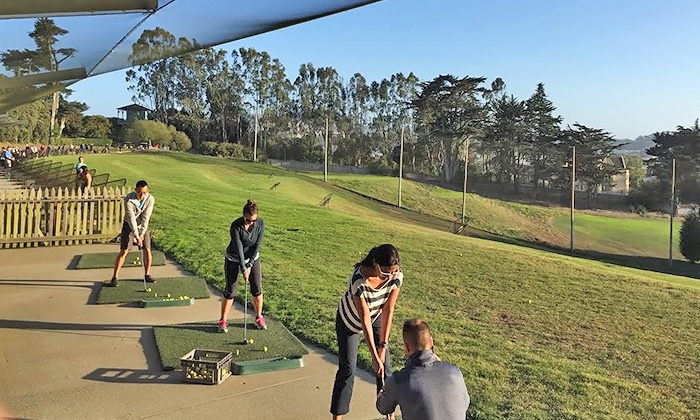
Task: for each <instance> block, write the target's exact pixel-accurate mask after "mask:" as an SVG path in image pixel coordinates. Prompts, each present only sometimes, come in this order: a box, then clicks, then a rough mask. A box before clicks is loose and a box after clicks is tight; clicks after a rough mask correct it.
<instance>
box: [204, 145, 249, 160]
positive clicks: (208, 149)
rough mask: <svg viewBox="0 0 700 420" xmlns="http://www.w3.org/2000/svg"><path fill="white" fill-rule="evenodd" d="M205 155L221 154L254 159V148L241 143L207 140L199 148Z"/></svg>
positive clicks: (242, 158) (241, 158)
mask: <svg viewBox="0 0 700 420" xmlns="http://www.w3.org/2000/svg"><path fill="white" fill-rule="evenodd" d="M199 151H200V153H201V154H203V155H207V156H219V157H225V158H230V159H236V160H253V150H252V149H251V148H250V147H246V146H243V145H242V144H239V143H217V142H214V141H205V142H204V143H202V145H201V146H200V148H199Z"/></svg>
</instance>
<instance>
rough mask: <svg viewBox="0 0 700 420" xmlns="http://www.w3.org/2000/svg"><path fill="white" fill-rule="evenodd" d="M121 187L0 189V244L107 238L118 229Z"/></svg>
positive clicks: (71, 242) (121, 215)
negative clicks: (84, 189) (85, 189)
mask: <svg viewBox="0 0 700 420" xmlns="http://www.w3.org/2000/svg"><path fill="white" fill-rule="evenodd" d="M125 195H126V190H125V188H124V187H97V188H91V189H90V190H87V191H85V192H82V191H80V190H69V189H68V188H51V189H48V188H44V189H41V188H40V189H23V190H0V248H23V247H34V246H52V245H53V246H55V245H77V244H87V243H94V242H102V243H105V242H109V241H111V240H113V239H115V238H116V237H117V236H118V235H119V233H120V232H121V227H122V222H123V220H124V196H125Z"/></svg>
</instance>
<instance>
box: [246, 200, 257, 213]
mask: <svg viewBox="0 0 700 420" xmlns="http://www.w3.org/2000/svg"><path fill="white" fill-rule="evenodd" d="M243 214H244V215H245V214H248V215H253V214H258V206H257V204H255V200H253V199H252V198H249V199H248V201H247V202H246V203H245V206H243Z"/></svg>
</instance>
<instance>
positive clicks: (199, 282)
mask: <svg viewBox="0 0 700 420" xmlns="http://www.w3.org/2000/svg"><path fill="white" fill-rule="evenodd" d="M105 284H107V283H104V284H103V285H102V287H101V288H100V294H99V296H97V303H98V304H106V303H128V302H140V301H141V300H143V299H156V298H160V299H162V298H167V297H168V293H170V296H171V297H173V298H175V299H177V298H179V297H180V296H188V297H191V298H195V299H206V298H208V297H209V289H208V288H207V284H206V283H205V282H204V280H203V279H201V278H199V277H194V276H189V277H171V278H158V279H156V283H146V287H148V288H150V289H151V291H150V292H144V291H143V280H119V287H107V286H105ZM156 294H157V295H158V296H156ZM190 350H192V349H190ZM183 354H184V353H183Z"/></svg>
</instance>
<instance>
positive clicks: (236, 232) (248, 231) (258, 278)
mask: <svg viewBox="0 0 700 420" xmlns="http://www.w3.org/2000/svg"><path fill="white" fill-rule="evenodd" d="M230 233H231V242H230V243H229V245H228V247H227V248H226V258H225V259H224V273H225V275H226V289H224V300H223V301H222V302H221V318H220V319H219V322H218V325H219V331H220V332H228V321H227V317H228V313H229V311H230V310H231V305H232V304H233V298H234V297H235V296H236V290H238V274H239V273H242V274H243V280H244V281H250V294H251V295H252V296H253V298H252V299H251V301H252V303H253V309H254V310H255V325H256V326H257V327H258V329H261V330H266V329H267V325H265V317H263V314H262V307H263V294H262V272H261V271H260V244H261V243H262V239H263V235H264V233H265V221H264V220H263V219H261V218H259V217H258V206H257V205H256V204H255V201H253V199H249V200H248V202H247V203H246V205H245V206H244V207H243V217H239V218H238V219H236V220H234V221H233V223H231V228H230Z"/></svg>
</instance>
